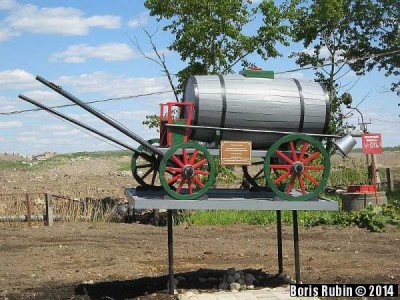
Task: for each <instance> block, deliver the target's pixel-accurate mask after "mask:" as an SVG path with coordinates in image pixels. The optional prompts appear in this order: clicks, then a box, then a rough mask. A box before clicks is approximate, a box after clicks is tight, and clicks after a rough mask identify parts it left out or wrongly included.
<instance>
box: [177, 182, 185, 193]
mask: <svg viewBox="0 0 400 300" xmlns="http://www.w3.org/2000/svg"><path fill="white" fill-rule="evenodd" d="M185 182H186V179H182V181H181V182H180V183H179V186H178V187H177V188H176V192H177V193H180V192H181V190H182V187H183V185H184V184H185Z"/></svg>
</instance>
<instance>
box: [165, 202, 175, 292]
mask: <svg viewBox="0 0 400 300" xmlns="http://www.w3.org/2000/svg"><path fill="white" fill-rule="evenodd" d="M167 218H168V220H167V226H168V271H169V280H168V293H169V294H174V290H175V279H174V233H173V227H174V217H173V210H172V209H168V211H167Z"/></svg>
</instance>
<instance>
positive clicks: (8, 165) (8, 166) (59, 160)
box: [0, 151, 132, 172]
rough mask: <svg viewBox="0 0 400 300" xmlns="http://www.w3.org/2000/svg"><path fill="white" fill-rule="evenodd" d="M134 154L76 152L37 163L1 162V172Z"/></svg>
mask: <svg viewBox="0 0 400 300" xmlns="http://www.w3.org/2000/svg"><path fill="white" fill-rule="evenodd" d="M131 155H132V153H131V152H130V151H98V152H76V153H68V154H58V155H56V156H54V157H51V158H48V159H46V160H37V161H23V160H18V161H5V160H0V170H6V171H8V170H10V171H12V170H21V171H32V172H36V171H45V170H48V169H50V168H53V167H56V166H60V165H63V164H65V163H67V162H68V161H70V160H77V159H82V158H93V159H100V158H107V157H112V158H119V157H125V156H131ZM118 168H121V170H119V171H125V170H130V165H129V166H128V163H126V165H123V166H121V167H118Z"/></svg>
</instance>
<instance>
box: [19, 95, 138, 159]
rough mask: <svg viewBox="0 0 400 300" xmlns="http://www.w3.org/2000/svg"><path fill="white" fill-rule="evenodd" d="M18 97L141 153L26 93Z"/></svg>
mask: <svg viewBox="0 0 400 300" xmlns="http://www.w3.org/2000/svg"><path fill="white" fill-rule="evenodd" d="M18 97H19V98H20V99H22V100H24V101H27V102H29V103H31V104H33V105H35V106H37V107H40V108H41V109H43V110H45V111H48V112H50V113H52V114H54V115H56V116H58V117H60V118H63V119H64V120H67V121H69V122H71V123H73V124H75V125H78V126H80V127H82V128H85V129H86V130H89V131H91V132H93V133H95V134H97V135H99V136H101V137H103V138H105V139H107V140H110V141H112V142H114V143H116V144H118V145H120V146H122V147H124V148H126V149H128V150H131V151H133V152H135V153H138V154H139V153H140V154H141V152H140V151H137V150H136V149H135V148H133V147H131V146H129V145H127V144H125V143H123V142H121V141H119V140H117V139H115V138H113V137H111V136H109V135H107V134H105V133H103V132H101V131H98V130H97V129H94V128H93V127H90V126H88V125H86V124H84V123H82V122H79V121H78V120H75V119H73V118H71V117H68V116H67V115H64V114H62V113H60V112H58V111H56V110H54V109H52V108H50V107H48V106H45V105H43V104H41V103H39V102H37V101H35V100H33V99H31V98H29V97H27V96H25V95H19V96H18Z"/></svg>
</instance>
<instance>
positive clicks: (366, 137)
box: [361, 133, 382, 154]
mask: <svg viewBox="0 0 400 300" xmlns="http://www.w3.org/2000/svg"><path fill="white" fill-rule="evenodd" d="M361 140H362V152H363V153H364V154H381V153H382V138H381V134H380V133H363V134H362V135H361Z"/></svg>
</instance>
